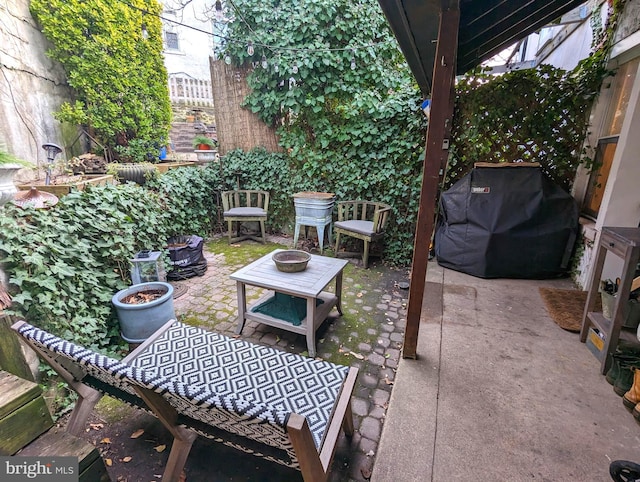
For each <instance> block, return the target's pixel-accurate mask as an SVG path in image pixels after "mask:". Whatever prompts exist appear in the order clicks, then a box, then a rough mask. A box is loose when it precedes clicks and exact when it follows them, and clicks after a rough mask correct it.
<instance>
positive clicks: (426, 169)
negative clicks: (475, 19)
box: [402, 1, 460, 359]
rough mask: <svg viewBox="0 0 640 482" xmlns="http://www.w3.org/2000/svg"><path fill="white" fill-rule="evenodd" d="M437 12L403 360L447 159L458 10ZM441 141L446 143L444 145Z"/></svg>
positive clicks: (412, 333)
mask: <svg viewBox="0 0 640 482" xmlns="http://www.w3.org/2000/svg"><path fill="white" fill-rule="evenodd" d="M451 3H452V4H454V5H452V6H449V8H447V9H444V10H442V11H441V12H440V23H439V28H438V43H437V47H436V57H435V62H434V67H433V84H432V90H431V91H432V95H431V115H430V118H429V124H428V127H427V141H426V150H425V157H424V161H423V171H422V187H421V189H420V206H419V208H418V220H417V223H416V232H415V238H414V241H413V260H412V263H411V284H410V287H409V304H408V307H407V326H406V330H405V335H404V345H403V349H402V356H403V358H414V359H415V358H416V357H417V353H416V349H417V345H418V332H419V329H420V315H421V314H422V301H423V298H424V289H425V284H426V276H427V264H428V262H429V242H430V240H431V238H432V235H433V228H434V222H435V213H436V200H437V197H438V186H439V184H440V173H441V170H443V169H444V166H445V165H446V162H447V157H448V152H449V151H448V150H447V149H448V140H449V135H450V133H451V120H452V118H453V102H454V94H455V90H454V78H455V66H456V53H457V45H458V29H459V24H460V9H459V6H458V2H457V1H456V2H451ZM445 140H446V141H447V144H446V145H445Z"/></svg>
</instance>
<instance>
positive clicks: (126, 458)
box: [122, 456, 131, 463]
mask: <svg viewBox="0 0 640 482" xmlns="http://www.w3.org/2000/svg"><path fill="white" fill-rule="evenodd" d="M122 461H123V462H125V463H126V462H131V457H129V456H127V457H125V458H123V459H122Z"/></svg>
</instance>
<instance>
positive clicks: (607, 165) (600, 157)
mask: <svg viewBox="0 0 640 482" xmlns="http://www.w3.org/2000/svg"><path fill="white" fill-rule="evenodd" d="M617 146H618V136H612V137H605V138H601V139H599V140H598V147H597V148H596V157H595V162H596V165H597V166H599V167H598V168H597V169H595V170H594V171H593V172H592V173H591V175H590V176H589V185H588V186H587V192H586V194H585V197H584V202H583V203H582V210H583V212H584V214H586V215H587V216H589V217H592V218H594V219H595V218H597V217H598V211H599V210H600V205H601V204H602V196H603V195H604V188H605V186H606V185H607V179H609V171H610V170H611V164H612V163H613V155H614V154H615V153H616V147H617Z"/></svg>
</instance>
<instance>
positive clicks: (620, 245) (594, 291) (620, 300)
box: [580, 227, 640, 375]
mask: <svg viewBox="0 0 640 482" xmlns="http://www.w3.org/2000/svg"><path fill="white" fill-rule="evenodd" d="M607 253H612V254H615V255H616V256H619V257H620V258H622V259H623V260H624V267H623V270H622V271H623V272H622V276H621V278H620V286H619V287H618V293H617V295H616V302H615V305H614V309H613V313H612V316H611V320H608V319H606V318H605V317H604V316H603V315H602V313H601V312H596V311H594V309H595V304H596V299H597V297H598V296H600V292H599V288H600V281H601V280H600V278H601V276H602V269H603V267H604V261H605V259H606V256H607ZM639 260H640V228H619V227H605V228H602V233H601V234H600V243H599V245H598V250H597V253H596V257H595V267H594V270H593V276H592V278H591V288H590V289H589V293H588V295H587V302H586V303H585V307H584V314H583V316H582V329H581V330H580V341H581V342H582V343H585V342H586V340H587V336H588V333H589V328H592V327H593V328H596V329H598V330H599V331H600V332H601V333H602V334H603V335H604V340H603V341H604V346H603V348H602V350H601V351H600V356H599V357H598V358H599V360H600V369H601V373H602V374H603V375H604V374H606V373H607V370H609V367H610V366H611V353H613V352H614V351H615V350H616V347H617V346H618V342H619V341H620V339H621V338H623V339H625V340H628V341H635V342H636V343H637V342H638V339H637V337H636V333H635V331H634V332H633V333H632V332H631V331H630V330H624V329H623V326H622V325H623V324H624V310H623V307H624V304H625V303H627V300H628V299H629V293H630V292H631V283H632V282H633V278H634V275H635V272H636V266H637V265H638V261H639Z"/></svg>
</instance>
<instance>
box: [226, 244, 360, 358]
mask: <svg viewBox="0 0 640 482" xmlns="http://www.w3.org/2000/svg"><path fill="white" fill-rule="evenodd" d="M279 251H283V250H282V249H276V250H275V251H273V252H271V253H269V254H267V255H265V256H263V257H262V258H260V259H258V260H256V261H254V262H253V263H251V264H248V265H247V266H245V267H244V268H241V269H239V270H238V271H236V272H235V273H233V274H231V275H230V278H231V279H233V280H235V281H236V287H237V290H238V326H237V327H236V333H237V334H240V333H242V329H243V328H244V323H245V321H246V320H254V321H257V322H258V323H264V324H265V325H269V326H273V327H276V328H281V329H283V330H287V331H291V332H293V333H298V334H301V335H305V336H306V338H307V349H308V351H309V356H311V357H315V356H316V341H315V337H316V330H317V329H318V327H319V326H320V325H321V324H322V322H323V321H324V320H325V319H326V318H327V316H328V315H329V312H330V311H331V309H332V308H333V307H334V306H335V307H336V308H337V310H338V312H339V313H340V314H342V307H341V305H340V301H341V298H342V271H343V270H344V267H345V266H346V265H347V263H348V261H347V260H344V259H336V258H329V257H326V256H318V255H313V254H312V255H311V259H310V260H309V264H308V265H307V269H305V270H304V271H300V272H298V273H283V272H281V271H279V270H278V269H277V268H276V265H275V263H274V261H273V260H272V259H271V257H272V256H273V254H274V253H277V252H279ZM333 279H335V280H336V289H335V294H333V293H329V292H327V291H323V290H324V289H325V288H326V287H327V285H328V284H329V283H331V281H332V280H333ZM246 285H250V286H258V287H260V288H266V289H268V290H271V291H274V292H277V293H284V294H287V295H291V296H297V297H299V298H303V299H305V300H306V305H307V311H306V317H305V318H304V319H302V321H301V324H300V325H297V326H296V325H294V324H293V323H290V322H288V321H285V320H282V319H279V318H275V317H273V316H270V315H267V314H264V313H257V312H254V311H251V308H254V307H256V306H258V305H260V304H262V303H264V302H265V301H267V300H269V299H270V298H271V297H272V296H274V295H273V294H271V293H267V294H266V295H265V296H263V297H261V298H260V299H259V300H258V301H257V302H256V303H255V304H254V305H252V306H251V308H250V309H247V296H246ZM318 300H322V303H321V304H319V305H317V303H318Z"/></svg>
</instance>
